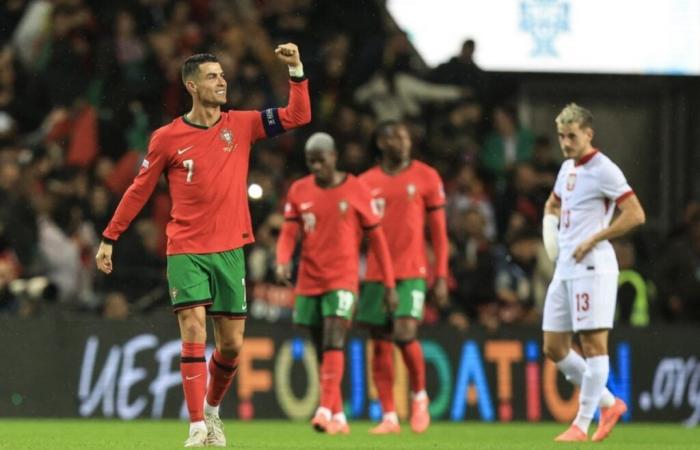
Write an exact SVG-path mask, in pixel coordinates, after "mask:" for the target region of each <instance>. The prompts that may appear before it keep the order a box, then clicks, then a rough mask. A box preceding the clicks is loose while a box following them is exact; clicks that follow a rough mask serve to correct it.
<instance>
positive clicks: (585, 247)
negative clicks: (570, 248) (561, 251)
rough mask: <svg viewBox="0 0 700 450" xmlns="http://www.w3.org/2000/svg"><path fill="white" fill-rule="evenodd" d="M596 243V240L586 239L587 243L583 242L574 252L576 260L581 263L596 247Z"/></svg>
mask: <svg viewBox="0 0 700 450" xmlns="http://www.w3.org/2000/svg"><path fill="white" fill-rule="evenodd" d="M595 245H596V241H595V239H586V240H585V241H583V242H581V243H580V244H579V246H578V247H576V250H574V255H573V256H574V259H575V260H576V262H577V263H578V262H581V260H583V258H584V257H585V256H586V255H587V254H588V252H590V251H591V250H593V247H595Z"/></svg>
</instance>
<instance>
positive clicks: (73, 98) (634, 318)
mask: <svg viewBox="0 0 700 450" xmlns="http://www.w3.org/2000/svg"><path fill="white" fill-rule="evenodd" d="M282 42H295V43H296V44H298V45H299V48H300V51H301V53H302V55H303V57H304V61H305V72H306V73H307V75H308V77H309V79H310V86H311V97H312V109H313V122H312V125H311V126H308V127H305V128H304V129H302V130H299V131H295V132H292V133H288V134H285V135H283V136H281V137H279V138H276V139H274V140H271V141H266V142H262V143H260V144H258V145H257V146H256V147H255V149H254V151H253V155H254V156H253V160H252V161H251V170H250V180H249V182H250V184H251V185H253V184H255V185H257V187H258V188H256V189H251V192H250V193H251V200H250V201H251V212H252V214H253V221H254V226H255V228H256V239H257V242H256V243H255V244H254V245H252V246H249V248H248V249H247V253H248V277H249V280H250V282H251V283H250V288H249V289H250V292H251V298H253V299H254V304H253V305H252V309H251V311H252V315H253V317H257V318H261V319H265V320H286V319H288V316H289V315H290V314H291V309H290V302H291V299H292V296H291V293H290V292H288V291H287V289H286V288H283V287H280V286H276V285H275V284H274V261H275V258H274V251H275V243H276V239H277V236H278V234H279V231H280V227H281V224H282V222H283V218H282V216H281V214H280V210H281V208H280V206H281V204H282V201H283V199H284V196H285V192H286V189H287V187H288V186H289V184H290V182H291V181H292V180H294V179H296V178H298V177H299V176H301V175H303V174H305V173H306V169H305V166H304V157H303V151H302V146H303V143H304V141H305V139H306V138H307V137H308V136H309V135H310V134H311V133H312V132H314V131H318V130H322V131H326V132H328V133H330V134H331V135H332V136H333V137H334V138H335V139H336V142H337V143H338V146H339V150H340V155H341V161H340V165H341V168H342V169H344V170H347V171H349V172H351V173H354V174H359V173H361V172H363V171H364V170H366V169H368V168H369V167H370V166H372V165H373V164H374V163H375V160H376V157H377V155H378V154H377V151H376V149H375V148H373V146H372V145H371V137H372V132H373V130H374V128H375V126H376V124H377V123H379V122H380V121H382V120H387V119H399V120H402V121H405V122H406V123H407V124H408V125H409V127H410V129H411V132H412V135H413V138H414V143H415V145H414V155H415V156H416V157H417V158H418V159H421V160H424V161H426V162H428V163H429V164H431V165H433V166H434V167H436V168H437V169H438V170H439V172H440V173H441V175H442V177H443V179H444V181H445V187H446V192H447V197H448V203H447V217H448V229H449V233H450V255H451V256H450V270H451V276H450V292H451V295H450V298H451V300H450V302H449V304H433V305H431V307H430V310H429V311H428V313H427V314H426V319H425V320H426V323H428V324H438V323H449V324H450V325H451V326H454V327H456V328H457V329H460V330H467V329H468V328H469V327H470V326H471V325H472V324H476V323H479V324H481V325H483V326H485V327H487V328H489V329H492V330H495V329H497V328H498V327H500V326H503V325H509V324H532V325H536V324H538V323H539V322H540V313H541V309H542V302H543V299H544V294H545V289H546V286H547V283H548V281H549V279H550V278H551V275H552V271H553V267H552V265H551V263H550V262H549V260H548V259H547V257H546V255H545V253H544V251H543V248H542V245H541V237H540V230H539V227H540V224H541V220H542V211H543V206H544V202H545V200H546V199H547V196H548V195H549V193H550V191H551V187H552V185H553V182H554V179H555V177H556V174H557V171H558V168H559V163H560V156H559V155H560V152H559V150H558V148H557V145H556V143H555V142H550V140H549V139H548V138H547V137H546V136H535V135H534V134H533V133H532V132H531V131H530V130H528V129H527V128H526V127H524V126H522V124H520V123H519V120H518V115H517V109H516V108H515V107H514V106H513V105H512V104H511V103H510V101H512V100H513V98H509V96H504V95H503V94H502V92H501V90H500V89H499V90H498V94H496V91H497V90H496V89H494V86H493V78H492V77H491V76H490V74H489V73H487V72H484V71H482V70H481V69H480V68H479V67H478V66H477V65H476V64H475V63H474V61H473V60H472V56H473V54H474V52H475V51H476V45H475V43H474V41H471V40H470V41H467V42H465V43H464V46H463V48H462V51H461V53H460V54H458V55H456V56H455V57H453V58H452V59H450V60H449V61H446V62H445V63H443V64H441V65H439V66H438V67H436V68H433V69H429V68H427V67H425V66H424V65H423V64H422V62H421V61H420V59H419V57H418V56H417V54H416V53H415V51H414V50H413V48H412V47H411V45H410V42H409V40H408V38H407V37H406V35H405V34H404V33H402V32H401V30H399V29H398V28H397V27H396V25H395V24H394V22H393V21H392V19H391V17H390V16H389V14H388V13H387V11H386V10H385V8H383V7H382V6H381V2H376V1H373V0H354V1H350V0H341V1H334V2H320V1H318V2H313V1H311V0H275V1H271V0H257V1H253V0H247V1H246V0H236V1H234V0H211V1H208V0H189V1H186V0H179V1H169V0H131V1H124V2H99V1H96V0H53V1H48V0H36V1H29V0H8V1H6V2H3V4H2V5H0V312H2V313H5V314H14V315H19V316H22V317H30V316H35V315H42V314H92V315H98V314H99V315H102V316H103V317H106V318H112V319H124V318H127V317H129V316H133V315H140V314H155V313H159V314H160V313H162V312H163V311H166V309H167V307H168V305H169V302H168V292H167V291H168V288H167V283H166V279H165V253H164V252H165V242H164V229H165V225H166V223H167V221H168V220H169V207H170V203H169V198H168V195H167V191H166V189H165V188H164V187H161V188H159V189H158V188H157V190H156V193H155V194H154V196H153V197H152V199H151V201H150V202H149V204H148V206H147V208H146V210H145V211H144V212H143V213H142V214H141V215H140V216H139V218H138V219H137V221H136V222H135V224H134V226H133V227H131V229H130V230H129V231H128V232H127V233H126V234H125V235H124V236H123V237H122V238H121V239H120V242H119V245H118V246H117V247H116V249H115V254H114V263H115V267H116V269H115V271H114V273H113V274H112V275H111V276H109V277H106V276H102V275H97V274H96V273H95V269H94V261H93V257H94V255H95V251H96V246H97V244H98V242H99V239H100V234H101V233H102V230H103V229H104V228H105V226H106V224H107V222H108V220H109V218H110V217H111V214H112V213H113V211H114V207H115V205H116V202H117V201H118V200H119V198H120V197H121V195H122V193H123V192H124V190H125V189H126V188H127V187H128V185H129V183H130V182H131V180H132V178H133V176H134V175H135V173H136V171H137V169H138V167H139V165H140V163H141V159H142V157H143V155H144V154H145V151H146V147H147V145H148V139H149V135H150V132H151V131H152V130H153V129H155V128H157V127H159V126H161V125H162V124H165V123H167V122H169V121H170V120H172V119H174V118H175V117H177V116H179V115H181V114H182V113H184V112H185V111H186V108H187V107H188V106H189V105H188V103H187V102H188V100H187V94H186V92H185V90H184V89H183V87H182V84H181V81H180V72H179V70H180V66H181V64H182V61H183V60H184V58H185V57H187V56H189V55H191V54H193V53H198V52H211V53H213V54H215V55H217V57H218V58H219V60H220V61H221V64H222V66H223V68H224V72H225V73H226V75H227V78H228V80H229V84H228V86H229V92H228V100H229V105H228V107H230V108H235V109H258V110H259V109H264V108H267V107H269V106H271V105H277V104H284V102H285V97H286V95H287V76H286V69H285V68H283V67H280V65H279V63H278V62H277V61H276V60H275V58H274V54H273V52H272V49H273V48H274V47H275V45H277V44H278V43H282ZM552 126H553V125H552ZM680 219H681V220H679V223H680V224H679V226H678V227H677V228H675V229H674V230H673V232H672V233H671V234H670V235H669V236H668V237H667V245H663V246H658V247H655V250H654V251H650V250H649V246H645V245H644V239H643V238H641V237H640V236H633V237H632V238H631V239H623V240H619V241H617V242H615V248H616V252H617V255H618V260H619V262H620V269H621V282H622V284H621V286H620V291H619V296H618V311H619V313H618V315H619V321H620V322H623V323H629V324H631V325H632V326H645V325H647V324H648V323H650V322H656V321H658V322H661V321H674V322H676V321H678V322H680V321H694V322H696V323H697V322H700V204H699V203H697V202H692V201H691V202H689V203H688V206H687V208H686V211H685V214H684V216H683V217H682V218H680ZM657 248H658V249H660V250H658V251H657V250H656V249H657Z"/></svg>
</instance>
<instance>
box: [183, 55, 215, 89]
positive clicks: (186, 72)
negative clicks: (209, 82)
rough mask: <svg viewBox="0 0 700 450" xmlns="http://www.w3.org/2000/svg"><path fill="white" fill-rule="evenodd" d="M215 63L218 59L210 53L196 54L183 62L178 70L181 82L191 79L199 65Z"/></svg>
mask: <svg viewBox="0 0 700 450" xmlns="http://www.w3.org/2000/svg"><path fill="white" fill-rule="evenodd" d="M208 62H215V63H218V62H219V59H218V58H217V57H216V56H214V55H212V54H211V53H197V54H196V55H192V56H190V57H189V58H187V59H186V60H185V62H184V63H183V64H182V68H181V69H180V74H181V75H182V82H183V83H184V82H185V81H187V80H189V79H190V78H192V77H193V76H194V75H195V74H196V73H197V71H198V70H199V66H200V64H204V63H208Z"/></svg>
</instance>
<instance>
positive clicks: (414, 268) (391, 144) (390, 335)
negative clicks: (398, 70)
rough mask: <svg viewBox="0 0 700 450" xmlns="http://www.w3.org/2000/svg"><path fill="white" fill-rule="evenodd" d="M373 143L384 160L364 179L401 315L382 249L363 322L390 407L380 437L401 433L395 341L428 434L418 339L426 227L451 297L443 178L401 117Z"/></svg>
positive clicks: (415, 415) (443, 295) (437, 289)
mask: <svg viewBox="0 0 700 450" xmlns="http://www.w3.org/2000/svg"><path fill="white" fill-rule="evenodd" d="M373 144H374V145H375V146H376V147H377V148H378V150H379V151H380V152H381V162H380V164H379V165H377V166H375V167H373V168H371V169H369V170H368V171H367V172H365V173H363V174H362V175H361V176H360V180H362V181H363V182H364V183H365V184H366V185H367V186H368V187H369V189H370V193H371V194H372V197H373V198H374V202H375V204H376V205H377V208H378V210H379V212H380V214H381V215H382V226H383V227H384V230H385V233H386V236H387V242H388V244H389V252H390V253H391V259H392V262H393V266H394V273H395V276H396V291H397V293H398V297H399V299H398V306H397V308H396V310H395V311H393V313H391V314H390V313H388V312H387V311H385V310H384V309H383V308H382V303H381V298H382V291H383V287H382V286H381V284H379V283H377V280H379V279H381V278H380V274H379V271H378V268H379V266H378V260H377V254H376V253H375V252H373V251H370V252H369V255H368V260H367V274H366V277H365V282H364V283H363V286H362V293H361V296H360V303H359V307H358V311H357V316H356V321H357V322H359V323H360V324H363V325H365V326H368V327H369V329H370V334H371V338H372V347H373V359H372V377H373V379H374V384H375V386H376V388H377V393H378V395H379V400H380V403H381V405H382V411H383V418H382V421H381V422H380V423H379V425H377V426H376V427H375V428H373V429H371V430H370V433H372V434H387V433H398V432H400V427H399V421H398V417H397V415H396V409H395V407H394V398H393V394H392V389H393V385H394V359H393V353H394V352H393V348H394V346H393V343H396V344H397V345H398V346H399V348H400V349H401V354H402V356H403V360H404V362H405V363H406V367H407V368H408V373H409V379H410V384H411V396H412V402H411V429H412V430H413V431H414V432H417V433H422V432H423V431H425V430H426V429H427V428H428V425H429V424H430V414H429V412H428V396H427V393H426V391H425V362H424V360H423V350H422V348H421V345H420V342H419V341H418V340H417V339H416V336H417V330H418V324H419V323H420V321H421V320H422V318H423V304H424V300H425V292H426V276H427V275H428V267H427V262H426V252H425V237H424V236H425V225H426V222H427V224H428V226H429V229H430V238H431V241H432V247H433V251H434V254H435V266H434V274H435V284H434V286H433V295H434V297H435V300H436V301H437V302H438V304H443V303H444V302H446V301H447V259H448V254H447V250H448V244H447V227H446V225H445V210H444V205H445V193H444V190H443V186H442V180H441V179H440V175H439V174H438V173H437V171H435V169H433V168H432V167H430V166H428V165H426V164H424V163H422V162H420V161H416V160H413V159H411V136H410V134H409V131H408V129H407V127H406V126H405V125H404V124H402V123H400V122H393V121H391V122H384V123H382V124H380V125H379V126H378V127H377V129H376V131H375V136H374V139H373Z"/></svg>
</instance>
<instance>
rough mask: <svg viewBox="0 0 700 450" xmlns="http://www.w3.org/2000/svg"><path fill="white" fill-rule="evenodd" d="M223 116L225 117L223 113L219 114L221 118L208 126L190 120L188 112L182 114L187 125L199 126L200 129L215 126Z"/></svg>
mask: <svg viewBox="0 0 700 450" xmlns="http://www.w3.org/2000/svg"><path fill="white" fill-rule="evenodd" d="M221 117H223V114H220V115H219V118H218V119H217V120H216V122H214V123H213V124H212V126H210V127H207V126H205V125H199V124H198V123H194V122H190V120H189V119H188V118H187V114H183V115H182V121H183V122H185V123H186V124H187V125H189V126H191V127H195V128H199V129H200V130H208V129H210V128H214V127H215V126H216V125H217V124H218V123H219V122H221Z"/></svg>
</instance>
